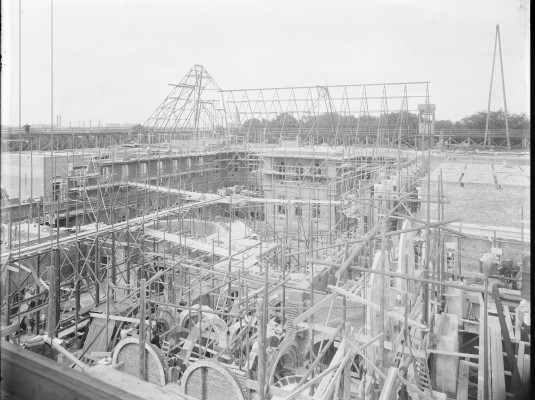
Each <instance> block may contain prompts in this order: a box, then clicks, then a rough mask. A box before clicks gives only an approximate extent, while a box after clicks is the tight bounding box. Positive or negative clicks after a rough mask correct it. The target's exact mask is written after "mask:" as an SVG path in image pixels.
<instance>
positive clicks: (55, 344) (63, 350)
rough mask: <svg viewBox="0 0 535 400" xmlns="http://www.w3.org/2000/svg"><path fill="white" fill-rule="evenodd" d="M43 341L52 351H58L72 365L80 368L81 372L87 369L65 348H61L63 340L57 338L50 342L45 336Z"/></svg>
mask: <svg viewBox="0 0 535 400" xmlns="http://www.w3.org/2000/svg"><path fill="white" fill-rule="evenodd" d="M44 340H45V342H46V343H48V344H49V345H51V346H52V347H53V348H54V349H56V350H57V351H59V352H60V353H61V354H63V355H64V356H65V357H67V358H68V359H69V360H71V361H72V362H73V363H75V364H76V365H78V366H79V367H80V368H82V370H84V369H85V368H86V367H87V365H85V364H84V363H83V362H81V361H80V360H79V359H78V358H76V357H75V356H74V354H72V353H71V352H70V351H69V350H67V349H66V348H65V347H63V346H62V345H61V343H62V342H63V340H61V339H57V338H55V339H52V340H50V337H49V336H45V338H44Z"/></svg>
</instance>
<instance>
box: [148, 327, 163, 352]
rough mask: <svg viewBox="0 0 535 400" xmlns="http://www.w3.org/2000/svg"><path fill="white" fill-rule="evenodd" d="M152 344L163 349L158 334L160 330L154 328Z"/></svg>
mask: <svg viewBox="0 0 535 400" xmlns="http://www.w3.org/2000/svg"><path fill="white" fill-rule="evenodd" d="M150 344H153V345H155V346H156V347H158V348H159V349H161V348H162V346H161V345H160V335H159V334H158V328H152V339H151V340H150Z"/></svg>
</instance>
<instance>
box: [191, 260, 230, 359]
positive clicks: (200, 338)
mask: <svg viewBox="0 0 535 400" xmlns="http://www.w3.org/2000/svg"><path fill="white" fill-rule="evenodd" d="M197 272H198V279H199V360H200V359H201V358H202V355H203V352H202V276H201V269H200V268H199V269H198V270H197ZM229 296H230V293H229ZM228 312H230V309H229V311H228Z"/></svg>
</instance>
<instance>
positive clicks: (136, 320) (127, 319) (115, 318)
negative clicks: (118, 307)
mask: <svg viewBox="0 0 535 400" xmlns="http://www.w3.org/2000/svg"><path fill="white" fill-rule="evenodd" d="M89 316H90V317H92V318H101V319H106V318H109V319H111V320H113V321H123V322H131V323H133V324H139V318H131V317H122V316H120V315H108V316H107V317H106V314H100V313H90V314H89Z"/></svg>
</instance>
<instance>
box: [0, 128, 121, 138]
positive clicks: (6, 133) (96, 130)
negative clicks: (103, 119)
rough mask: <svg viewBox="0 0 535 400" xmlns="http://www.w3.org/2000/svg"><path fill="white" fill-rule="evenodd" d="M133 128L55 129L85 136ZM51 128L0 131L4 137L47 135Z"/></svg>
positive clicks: (6, 129)
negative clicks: (85, 134) (27, 130)
mask: <svg viewBox="0 0 535 400" xmlns="http://www.w3.org/2000/svg"><path fill="white" fill-rule="evenodd" d="M130 130H131V128H120V127H100V128H99V127H54V134H56V133H57V134H84V133H93V134H94V133H127V132H128V131H130ZM50 133H51V129H50V128H41V127H36V128H32V127H30V130H29V132H26V130H25V129H24V128H22V129H21V128H17V127H13V128H12V127H6V126H3V127H2V128H1V130H0V134H1V135H2V137H4V136H9V135H19V134H21V135H28V134H30V135H46V134H48V135H49V134H50Z"/></svg>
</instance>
